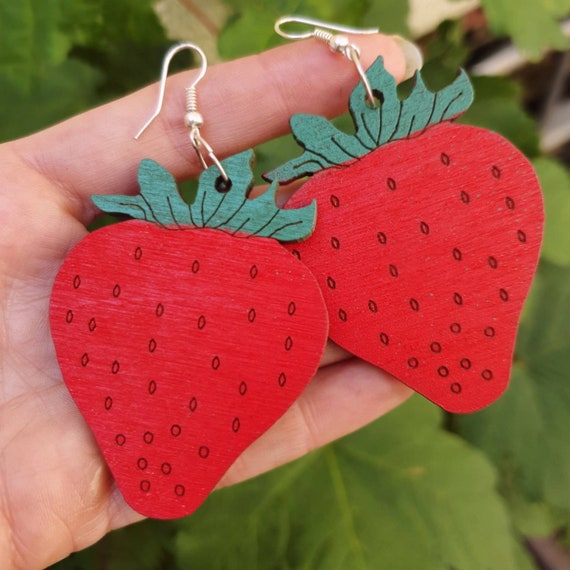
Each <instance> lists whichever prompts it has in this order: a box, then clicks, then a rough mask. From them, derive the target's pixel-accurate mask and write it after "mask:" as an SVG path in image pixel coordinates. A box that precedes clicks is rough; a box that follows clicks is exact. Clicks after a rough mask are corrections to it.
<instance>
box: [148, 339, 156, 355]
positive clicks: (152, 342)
mask: <svg viewBox="0 0 570 570" xmlns="http://www.w3.org/2000/svg"><path fill="white" fill-rule="evenodd" d="M155 350H156V340H154V338H151V339H150V340H149V341H148V351H149V352H150V353H151V354H152V353H153V352H154V351H155Z"/></svg>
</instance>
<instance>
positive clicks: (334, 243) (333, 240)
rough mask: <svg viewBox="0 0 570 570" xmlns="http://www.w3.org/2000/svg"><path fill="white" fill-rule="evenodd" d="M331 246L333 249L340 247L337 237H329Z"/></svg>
mask: <svg viewBox="0 0 570 570" xmlns="http://www.w3.org/2000/svg"><path fill="white" fill-rule="evenodd" d="M331 246H332V248H333V249H340V241H339V240H338V238H335V237H332V238H331Z"/></svg>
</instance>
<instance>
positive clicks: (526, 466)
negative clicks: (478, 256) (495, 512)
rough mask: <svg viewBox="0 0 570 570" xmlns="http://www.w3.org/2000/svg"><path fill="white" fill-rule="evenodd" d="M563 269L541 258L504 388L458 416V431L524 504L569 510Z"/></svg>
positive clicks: (568, 349)
mask: <svg viewBox="0 0 570 570" xmlns="http://www.w3.org/2000/svg"><path fill="white" fill-rule="evenodd" d="M568 315H570V269H569V268H567V267H564V268H563V267H558V266H556V265H552V264H548V263H543V264H542V265H541V267H540V269H539V272H538V274H537V276H536V278H535V284H534V286H533V289H532V292H531V296H530V299H529V302H528V306H527V309H526V312H525V318H524V320H523V323H522V325H521V328H520V332H519V339H518V343H517V351H516V354H517V356H516V365H515V367H514V370H513V377H512V380H511V383H510V386H509V388H508V390H507V392H506V393H505V395H504V396H502V398H501V399H499V400H498V401H497V402H496V403H494V404H493V405H492V406H490V407H489V408H487V409H486V410H483V411H481V412H478V413H477V414H473V415H471V416H464V417H459V418H457V423H458V426H459V433H460V434H461V435H462V436H464V437H465V438H466V439H467V440H469V441H470V442H471V443H473V444H474V445H476V446H478V447H480V448H481V449H482V450H483V451H484V452H485V453H486V454H487V455H488V456H489V457H490V458H491V459H492V460H493V461H494V463H495V464H496V465H497V466H498V468H499V469H500V472H501V475H502V479H503V486H505V487H506V488H507V489H508V490H509V492H510V493H512V494H515V495H519V496H520V497H522V498H523V499H524V500H525V501H528V502H530V503H545V504H547V505H550V506H554V507H556V508H562V509H566V510H568V509H569V508H570V485H568V473H570V438H569V437H568V434H569V433H570V414H569V413H568V410H570V319H569V318H568Z"/></svg>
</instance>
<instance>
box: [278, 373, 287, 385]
mask: <svg viewBox="0 0 570 570" xmlns="http://www.w3.org/2000/svg"><path fill="white" fill-rule="evenodd" d="M277 382H278V383H279V386H281V388H283V386H285V384H287V376H285V372H281V374H279V378H278V379H277Z"/></svg>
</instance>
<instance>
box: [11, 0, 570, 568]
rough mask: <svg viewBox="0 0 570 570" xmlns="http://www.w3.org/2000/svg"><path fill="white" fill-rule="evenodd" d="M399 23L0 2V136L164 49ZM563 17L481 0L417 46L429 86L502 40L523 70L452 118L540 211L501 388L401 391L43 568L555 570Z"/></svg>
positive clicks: (270, 162) (389, 16)
mask: <svg viewBox="0 0 570 570" xmlns="http://www.w3.org/2000/svg"><path fill="white" fill-rule="evenodd" d="M425 2H426V3H427V2H428V0H425ZM467 2H468V3H469V4H473V2H471V0H467ZM421 3H422V0H416V1H415V2H412V6H413V7H414V6H415V8H416V9H417V7H418V4H421ZM408 11H409V5H408V2H407V0H263V1H262V0H257V1H246V0H209V1H208V2H203V1H201V0H196V1H195V2H192V1H190V0H161V1H160V2H158V4H157V3H156V2H153V1H151V0H18V2H12V1H10V0H0V140H8V139H10V138H13V137H18V136H22V135H24V134H27V133H30V132H32V131H34V130H37V129H39V128H42V127H45V126H47V125H49V124H52V123H53V122H55V121H58V120H61V119H63V118H65V117H67V116H70V115H72V114H75V113H78V112H80V111H82V110H84V109H86V108H88V107H91V106H93V105H96V104H99V103H101V102H103V101H106V100H108V99H110V98H113V97H116V96H120V95H122V94H125V93H126V92H128V91H130V90H133V89H135V88H137V87H138V86H141V85H143V84H146V83H149V82H151V81H154V80H155V78H156V77H157V75H158V71H159V67H160V62H161V58H162V56H163V54H164V51H165V50H166V49H167V47H168V46H169V45H170V43H171V41H172V40H173V39H192V40H194V41H198V42H200V43H201V44H202V45H205V46H206V47H207V48H208V49H209V53H210V57H211V59H213V58H216V57H218V56H219V57H220V58H234V57H237V56H240V55H243V54H246V53H252V52H257V51H260V50H263V49H265V48H267V47H268V46H272V45H275V44H277V43H278V38H277V37H276V36H275V34H273V32H272V26H273V22H274V20H275V19H276V18H277V17H278V16H280V15H283V14H287V13H299V14H305V15H312V16H315V17H320V18H322V19H326V20H330V21H337V22H343V23H347V24H356V25H379V26H380V27H381V28H382V30H383V31H385V32H389V33H400V34H403V35H408V36H409V35H410V30H409V28H408V23H409V22H410V14H409V12H408ZM568 14H570V0H548V1H547V0H524V2H521V1H520V0H482V8H481V9H475V10H474V11H473V12H470V13H469V14H468V15H467V16H462V17H461V18H459V17H458V18H456V19H452V20H449V21H445V22H443V23H441V24H440V25H439V27H438V29H437V30H435V31H433V32H430V33H427V34H426V32H427V30H422V31H421V32H420V33H422V34H424V36H423V37H422V38H421V44H422V47H423V49H424V53H425V55H426V59H427V63H426V66H425V74H426V79H427V81H428V85H430V86H431V87H432V88H437V87H441V86H442V85H443V84H444V83H447V82H449V81H450V80H451V79H452V78H453V77H454V76H455V73H456V70H457V68H458V67H459V66H467V67H468V68H469V67H472V68H473V69H476V66H475V64H476V63H477V62H478V61H480V60H481V59H484V58H486V57H487V56H488V54H489V53H491V52H494V51H496V50H497V49H499V48H501V47H503V46H506V45H508V43H509V38H511V40H512V41H513V42H514V44H515V45H516V46H518V48H519V49H520V50H522V51H523V53H524V54H525V55H526V56H527V57H528V58H529V59H531V60H532V63H529V64H527V65H525V66H523V67H521V68H520V69H519V70H518V71H517V72H515V73H514V74H510V75H509V76H506V77H505V76H494V77H484V76H477V77H474V79H473V82H474V85H475V90H476V97H477V99H476V103H475V104H474V106H473V107H472V109H471V110H470V111H469V112H468V113H467V114H466V116H465V117H464V118H463V119H462V120H463V121H464V122H467V123H471V124H477V125H481V126H485V127H487V128H490V129H493V130H496V131H499V132H501V133H503V134H504V135H505V136H507V137H508V138H510V139H511V140H512V141H513V142H514V143H515V144H516V145H518V146H519V147H520V148H521V149H522V150H523V151H524V152H525V153H526V154H527V155H528V156H529V157H530V158H531V160H532V161H533V162H534V163H535V165H536V168H537V170H538V173H539V175H540V178H541V181H542V184H543V187H544V193H545V197H546V206H547V218H548V219H547V230H546V238H545V244H544V250H543V257H542V261H541V265H540V270H539V273H538V276H537V278H536V281H535V284H534V287H533V289H532V293H531V297H530V299H529V301H528V303H527V306H526V309H525V312H524V315H523V319H522V324H521V328H520V333H519V338H518V343H517V349H516V357H515V364H514V371H513V378H512V383H511V386H510V388H509V390H508V392H507V394H506V395H505V396H504V397H503V398H502V399H501V400H500V401H499V402H497V403H496V404H494V405H493V406H491V407H490V408H488V409H487V410H485V411H482V412H480V413H477V414H473V415H471V416H465V417H458V416H449V415H447V414H444V413H443V412H442V411H441V410H440V409H439V408H436V407H435V406H433V405H432V404H430V403H428V402H426V401H425V400H423V399H422V398H421V397H418V396H416V397H414V398H412V400H410V401H409V402H408V403H407V404H405V405H404V406H402V407H401V408H399V409H398V410H396V411H394V412H392V413H391V414H389V415H388V416H387V417H386V418H384V419H381V420H379V421H377V422H376V423H374V424H372V425H370V426H369V427H367V428H365V429H363V430H361V431H360V432H359V433H357V434H354V435H352V436H349V437H347V438H345V439H343V440H341V441H339V442H337V443H334V444H332V445H329V446H328V447H326V448H324V449H322V450H319V451H316V452H314V453H313V454H311V455H309V456H308V457H306V458H303V459H301V460H299V461H297V462H295V463H293V464H290V465H288V466H285V467H283V468H281V469H279V470H276V471H274V472H272V473H269V474H267V475H264V476H262V477H259V478H257V479H255V480H252V481H249V482H246V483H244V484H241V485H238V486H235V487H233V488H230V489H225V490H222V491H219V492H216V493H214V494H213V495H212V496H211V497H210V499H209V500H208V501H207V502H206V504H205V505H204V506H203V507H202V508H201V509H200V510H199V511H198V512H197V513H196V514H194V515H193V516H190V517H187V518H185V519H182V520H179V521H174V522H157V521H146V522H144V523H141V524H138V525H135V526H133V527H130V528H128V529H124V530H120V531H117V532H115V533H112V534H111V535H109V536H108V537H107V538H105V539H104V540H103V541H101V542H100V543H99V544H97V545H96V546H94V547H93V548H91V549H89V550H87V551H84V552H81V553H78V554H74V555H72V556H71V557H69V558H68V559H67V560H65V561H62V562H61V563H59V564H57V565H56V566H54V567H53V568H55V569H57V570H64V569H66V570H69V569H81V570H91V569H105V570H119V569H120V570H129V569H130V568H133V569H137V570H140V569H153V570H155V569H163V568H168V569H171V568H172V569H175V568H180V569H188V568H196V569H214V570H215V569H223V570H232V569H236V570H237V569H239V570H243V569H254V568H259V569H263V570H266V569H283V570H286V569H291V570H293V569H295V570H296V569H302V568H306V569H311V570H319V569H323V570H330V569H343V570H352V569H380V570H383V569H389V570H410V569H414V570H415V569H421V570H450V569H456V570H531V569H533V568H539V567H541V568H556V569H562V568H568V566H565V562H564V557H563V552H562V549H563V548H564V546H565V544H566V545H568V543H569V540H570V539H569V535H568V526H569V524H570V437H569V434H570V414H569V411H570V177H569V173H568V170H567V165H566V164H565V163H564V161H565V159H566V158H567V156H568V152H567V148H566V147H565V146H564V145H563V144H560V145H559V146H558V148H554V149H553V148H548V152H549V154H548V155H547V154H545V152H544V150H541V148H544V146H545V145H544V144H542V147H541V140H542V141H543V142H544V136H545V130H544V122H545V111H546V110H550V109H551V107H552V93H553V89H554V87H556V85H557V86H558V87H557V93H558V94H561V95H562V96H564V94H565V77H566V75H565V73H564V61H565V59H564V58H565V56H564V55H563V54H562V51H563V50H566V49H567V48H568V40H567V38H566V37H565V35H564V34H563V33H562V31H561V27H560V19H561V18H563V17H564V16H566V15H568ZM412 16H413V14H412ZM552 50H559V51H552ZM339 65H342V63H340V62H339ZM539 127H541V128H539ZM109 128H110V129H111V128H112V125H109ZM541 137H542V138H541ZM296 153H297V150H296V149H295V145H293V144H292V143H291V140H290V139H288V138H284V139H282V140H279V141H275V142H272V143H269V144H267V145H263V146H262V147H261V148H259V149H258V162H259V165H258V168H259V171H263V170H268V169H269V167H274V166H276V165H278V164H280V163H282V162H284V161H285V160H286V159H288V158H290V157H291V156H293V155H294V154H296Z"/></svg>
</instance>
